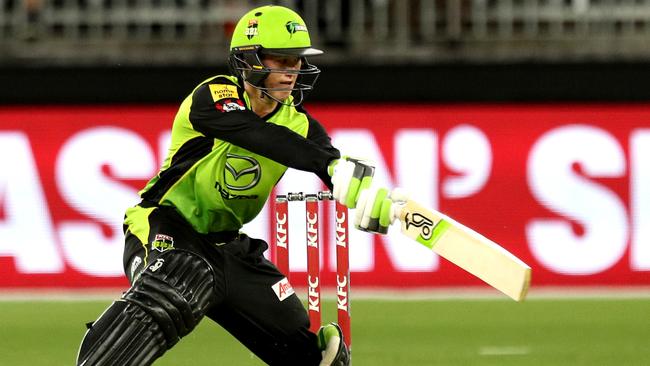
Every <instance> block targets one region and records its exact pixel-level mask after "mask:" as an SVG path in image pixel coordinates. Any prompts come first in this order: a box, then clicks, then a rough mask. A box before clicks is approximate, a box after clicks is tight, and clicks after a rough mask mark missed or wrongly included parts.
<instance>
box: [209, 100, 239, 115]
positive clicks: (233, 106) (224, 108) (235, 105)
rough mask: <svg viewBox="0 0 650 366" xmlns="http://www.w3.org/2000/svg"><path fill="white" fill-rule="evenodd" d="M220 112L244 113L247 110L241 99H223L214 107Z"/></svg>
mask: <svg viewBox="0 0 650 366" xmlns="http://www.w3.org/2000/svg"><path fill="white" fill-rule="evenodd" d="M214 106H215V107H216V108H217V110H219V111H220V112H232V111H243V110H245V109H246V107H244V103H243V102H242V101H241V100H240V99H222V100H220V101H218V102H216V103H215V105H214Z"/></svg>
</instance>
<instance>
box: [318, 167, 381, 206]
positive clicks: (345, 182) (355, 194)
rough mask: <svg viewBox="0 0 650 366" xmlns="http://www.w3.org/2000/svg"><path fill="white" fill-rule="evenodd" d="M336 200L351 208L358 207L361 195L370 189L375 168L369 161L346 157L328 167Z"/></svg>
mask: <svg viewBox="0 0 650 366" xmlns="http://www.w3.org/2000/svg"><path fill="white" fill-rule="evenodd" d="M328 173H329V175H330V177H332V186H333V188H332V195H333V196H334V199H335V200H337V201H339V202H340V203H342V204H344V205H345V206H347V207H349V208H355V207H357V201H359V194H360V193H361V192H362V191H364V190H365V189H366V188H368V187H370V184H371V183H372V177H373V175H374V174H375V167H374V166H373V165H372V164H371V163H370V162H368V161H364V160H360V159H354V158H350V157H347V156H344V157H342V158H340V159H336V160H334V161H333V162H332V163H330V165H329V167H328Z"/></svg>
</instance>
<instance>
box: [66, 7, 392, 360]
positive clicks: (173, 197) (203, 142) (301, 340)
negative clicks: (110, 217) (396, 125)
mask: <svg viewBox="0 0 650 366" xmlns="http://www.w3.org/2000/svg"><path fill="white" fill-rule="evenodd" d="M321 53H323V52H322V51H320V50H318V49H315V48H312V46H311V41H310V37H309V32H308V30H307V26H306V25H305V22H304V21H303V19H302V18H301V17H300V16H299V15H298V14H297V13H295V12H294V11H292V10H290V9H287V8H285V7H281V6H264V7H260V8H257V9H253V10H251V11H250V12H248V13H247V14H245V15H244V16H243V17H242V18H241V20H240V21H239V22H238V23H237V25H236V27H235V30H234V34H233V36H232V41H231V45H230V57H229V65H230V69H231V75H218V76H215V77H212V78H209V79H207V80H206V81H204V82H202V83H201V84H199V85H198V86H197V87H196V88H195V89H194V90H193V91H192V92H191V94H190V95H189V96H188V97H187V98H186V99H185V100H184V101H183V102H182V104H181V105H180V108H179V110H178V113H177V114H176V117H175V119H174V123H173V127H172V137H171V146H170V149H169V152H168V155H167V157H166V159H165V161H164V163H163V165H162V167H161V169H160V171H159V172H158V174H157V175H156V176H154V177H153V178H152V179H151V180H150V181H149V182H148V184H147V185H146V186H145V187H144V189H143V190H142V191H141V192H140V196H141V198H142V201H141V202H140V203H139V204H138V205H136V206H134V207H131V208H129V209H128V210H127V211H126V216H125V220H124V232H125V248H124V263H123V265H124V271H125V274H126V276H127V277H128V280H129V281H130V283H131V287H130V288H129V289H128V290H127V291H126V292H125V293H124V294H123V295H122V296H121V297H120V298H119V299H118V300H116V301H114V302H113V303H112V304H111V305H110V306H109V307H108V308H107V309H106V310H105V311H104V312H103V313H102V314H101V315H100V316H99V318H98V319H97V320H96V321H95V322H93V323H91V324H89V325H88V331H87V332H86V334H85V336H84V338H83V340H82V343H81V346H80V349H79V353H78V357H77V365H84V366H94V365H103V366H108V365H119V366H127V365H137V366H143V365H150V364H152V363H153V362H154V361H155V360H156V359H158V358H160V357H161V356H163V354H164V353H165V352H166V351H167V350H168V349H170V348H172V347H173V346H174V345H175V344H176V343H177V342H178V341H179V340H180V339H181V338H182V337H184V336H185V335H187V334H188V333H190V332H191V331H192V330H193V329H194V328H195V327H196V325H197V324H198V323H199V322H200V321H201V320H202V319H203V317H204V316H207V317H208V318H210V319H212V320H213V321H215V322H216V323H218V324H219V325H220V326H221V327H223V328H224V329H225V330H226V331H228V332H229V333H230V334H232V335H233V336H234V337H235V338H237V339H238V340H239V341H240V342H241V343H242V344H244V345H245V346H246V347H247V348H248V349H250V350H251V351H252V352H253V353H254V354H255V355H257V356H258V357H259V358H260V359H261V360H263V361H264V362H266V363H268V364H269V365H301V366H305V365H337V366H343V365H348V364H349V363H350V356H349V352H348V350H347V348H346V346H345V343H344V342H343V339H342V338H343V337H342V332H341V329H340V327H339V326H338V325H337V324H335V323H332V324H328V325H325V326H323V327H321V328H320V330H319V331H318V334H313V333H311V332H310V331H309V330H308V329H309V325H310V324H309V318H308V316H307V312H306V310H305V308H304V306H303V304H302V302H301V301H300V300H299V299H298V297H297V296H296V295H295V294H289V295H287V294H288V293H292V292H291V291H290V292H286V291H283V292H282V293H280V292H279V291H277V290H274V288H277V287H278V286H274V285H276V284H278V283H280V282H282V281H286V277H285V274H283V273H280V272H279V271H278V269H277V268H276V267H275V266H274V265H273V264H272V263H271V262H269V261H268V260H266V259H265V258H264V256H263V253H264V251H266V250H267V248H268V245H267V243H265V242H264V241H263V240H260V239H254V238H250V237H248V236H247V235H246V234H244V233H242V232H240V229H241V228H242V225H244V224H246V223H247V222H250V221H251V220H253V219H254V218H255V217H256V216H257V215H258V214H259V212H260V210H261V209H262V207H263V206H264V204H265V202H266V200H267V199H268V197H269V195H270V194H271V191H272V189H273V187H274V186H275V184H276V183H277V182H278V181H279V180H280V178H281V177H282V175H283V174H284V172H285V171H286V170H287V168H294V169H299V170H303V171H308V172H312V173H314V174H316V175H317V176H318V177H320V179H321V180H322V181H323V182H324V184H325V185H327V186H328V187H329V188H330V189H331V190H332V191H333V193H334V197H335V198H336V199H337V200H338V201H339V202H341V203H343V204H345V205H346V206H348V207H350V208H354V207H357V202H358V201H359V197H360V195H361V193H362V192H365V193H364V195H363V196H364V197H369V198H364V199H363V200H362V201H363V203H360V204H359V207H358V208H357V209H358V210H361V211H359V212H365V213H367V215H365V216H366V217H365V220H361V224H359V225H357V227H358V228H359V229H362V230H365V231H370V232H380V233H385V231H386V230H387V227H386V226H387V225H386V218H387V217H388V216H387V215H388V212H390V207H389V206H390V204H391V202H390V200H389V199H387V198H386V196H385V194H377V193H376V192H377V190H376V189H373V193H372V194H370V195H369V194H368V193H367V191H368V189H366V188H368V187H369V186H370V183H371V180H372V177H373V174H374V167H373V166H372V165H371V164H369V163H367V162H365V161H362V160H357V159H351V158H347V157H341V155H340V153H339V150H337V149H336V148H334V147H333V146H332V144H331V141H330V137H329V136H328V134H327V132H326V131H325V129H324V128H323V127H322V126H321V124H320V123H319V122H318V121H316V120H315V119H314V118H313V117H311V116H310V115H309V114H308V113H307V112H306V111H305V110H304V109H303V108H302V107H301V106H300V104H301V102H302V101H303V99H304V96H305V94H306V92H308V91H309V90H311V89H312V88H313V85H314V82H315V80H316V77H317V76H318V74H319V73H320V70H319V69H318V68H317V67H315V66H314V65H312V64H310V63H308V62H307V57H309V56H316V55H319V54H321ZM379 191H380V192H384V191H385V190H379ZM362 216H363V215H362ZM379 216H381V217H379ZM380 223H381V224H380ZM283 283H284V282H283ZM283 288H284V289H286V287H283ZM214 358H215V364H220V363H219V355H218V354H215V355H214Z"/></svg>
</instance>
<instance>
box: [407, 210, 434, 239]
mask: <svg viewBox="0 0 650 366" xmlns="http://www.w3.org/2000/svg"><path fill="white" fill-rule="evenodd" d="M404 223H405V224H406V230H408V229H409V227H410V226H411V225H413V226H414V227H417V228H420V236H422V239H424V240H429V239H431V234H433V226H434V225H433V221H432V220H431V219H429V218H428V217H426V216H424V215H422V214H419V213H414V214H406V216H405V217H404Z"/></svg>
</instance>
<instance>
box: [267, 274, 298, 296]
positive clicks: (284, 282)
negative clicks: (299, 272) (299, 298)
mask: <svg viewBox="0 0 650 366" xmlns="http://www.w3.org/2000/svg"><path fill="white" fill-rule="evenodd" d="M271 288H272V289H273V292H275V295H276V296H277V297H278V299H279V300H280V301H284V300H285V299H286V298H288V297H289V296H291V295H293V294H294V291H293V287H292V286H291V284H290V283H289V280H288V279H287V278H286V277H285V278H283V279H281V280H280V281H278V282H276V283H275V284H274V285H273V286H271Z"/></svg>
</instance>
